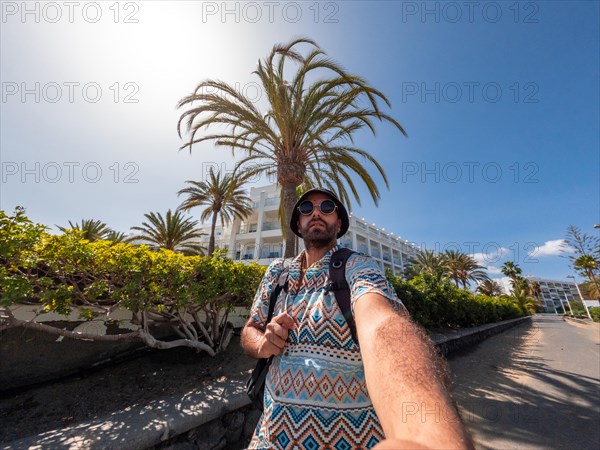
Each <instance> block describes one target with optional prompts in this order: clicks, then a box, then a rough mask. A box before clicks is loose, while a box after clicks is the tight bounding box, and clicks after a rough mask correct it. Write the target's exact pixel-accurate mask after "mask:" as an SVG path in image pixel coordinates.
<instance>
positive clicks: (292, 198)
mask: <svg viewBox="0 0 600 450" xmlns="http://www.w3.org/2000/svg"><path fill="white" fill-rule="evenodd" d="M281 191H282V194H283V213H284V219H285V220H284V222H285V223H286V227H285V229H284V230H282V231H283V233H284V236H285V253H284V255H283V256H284V258H292V257H293V256H296V251H297V250H296V235H295V234H294V233H293V232H292V230H291V229H290V227H289V223H290V218H291V217H292V210H293V209H294V205H295V204H296V200H297V198H296V186H294V185H293V184H285V185H283V186H282V187H281Z"/></svg>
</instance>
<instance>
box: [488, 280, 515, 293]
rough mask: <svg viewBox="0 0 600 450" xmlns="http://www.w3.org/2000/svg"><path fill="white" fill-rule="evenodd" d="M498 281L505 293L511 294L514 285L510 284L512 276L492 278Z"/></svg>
mask: <svg viewBox="0 0 600 450" xmlns="http://www.w3.org/2000/svg"><path fill="white" fill-rule="evenodd" d="M492 279H493V280H494V281H495V282H496V283H498V284H499V285H500V287H501V288H502V290H503V291H504V293H505V294H510V291H511V289H512V286H511V284H510V278H508V277H502V278H492Z"/></svg>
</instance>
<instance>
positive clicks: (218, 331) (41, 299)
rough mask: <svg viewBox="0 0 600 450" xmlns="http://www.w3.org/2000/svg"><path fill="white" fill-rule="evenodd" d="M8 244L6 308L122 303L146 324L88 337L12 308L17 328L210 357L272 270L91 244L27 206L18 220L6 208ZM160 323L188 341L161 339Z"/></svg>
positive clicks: (4, 252) (1, 284) (104, 308)
mask: <svg viewBox="0 0 600 450" xmlns="http://www.w3.org/2000/svg"><path fill="white" fill-rule="evenodd" d="M0 242H2V244H1V246H0V297H1V298H2V300H1V301H2V305H3V306H10V305H12V304H15V303H23V302H27V303H34V304H38V305H40V309H39V312H40V313H43V312H48V311H55V312H57V313H59V314H61V315H69V314H70V312H71V308H72V307H79V309H80V316H81V317H82V318H84V319H85V320H92V319H95V318H101V317H105V318H107V319H108V318H109V317H110V312H111V311H112V310H114V309H115V308H125V309H127V310H129V311H131V312H132V316H133V319H132V322H133V323H135V324H137V325H139V326H140V328H139V330H138V331H137V332H134V333H129V334H128V335H119V336H118V337H115V336H84V335H77V334H75V333H72V332H67V331H64V330H57V329H52V327H50V326H48V325H42V324H34V325H32V324H29V323H27V322H24V321H19V320H17V319H15V318H14V317H12V314H10V310H8V311H7V314H8V319H7V320H8V321H9V326H10V325H12V326H19V325H20V326H26V327H27V326H29V327H36V328H37V329H39V330H42V331H48V332H53V333H56V334H62V335H66V336H69V337H76V338H77V337H79V338H87V339H89V338H92V339H95V340H103V339H105V340H117V339H119V340H127V339H141V340H142V341H143V342H144V343H146V344H147V345H149V346H152V347H156V348H170V347H174V346H178V345H185V346H189V347H193V348H196V349H197V350H204V351H207V352H208V353H210V354H215V353H217V352H219V351H220V350H222V349H223V348H224V347H225V346H226V345H227V342H228V340H229V339H230V337H231V334H232V329H231V327H228V326H227V317H228V314H229V313H230V312H231V310H232V309H233V307H234V305H249V304H250V302H251V300H252V298H253V295H254V293H255V291H256V289H257V287H258V284H259V282H260V279H261V277H262V275H263V274H264V268H262V267H260V266H258V265H257V264H250V265H245V264H242V263H235V262H233V261H231V260H229V259H227V258H221V257H217V258H211V257H206V256H184V255H183V254H180V253H176V252H173V251H170V250H159V251H153V250H151V249H150V248H148V247H147V246H145V245H141V246H135V245H132V244H126V243H114V242H112V241H106V240H99V241H94V242H90V241H88V240H86V239H83V235H82V233H81V232H80V231H77V230H67V231H66V232H65V233H63V234H60V235H56V236H53V235H50V234H48V233H47V232H46V230H45V227H43V226H40V225H35V224H33V223H32V222H31V221H29V219H27V218H26V217H25V215H24V212H23V211H22V210H17V211H16V213H15V215H14V216H11V217H9V216H7V215H6V214H4V212H2V211H0ZM201 313H203V315H204V318H202V317H201V316H202V314H201ZM157 322H162V323H166V324H168V325H170V326H171V327H172V329H173V331H174V332H175V333H176V334H177V335H178V336H179V337H180V338H181V339H178V340H175V341H171V342H162V341H158V340H156V339H155V338H154V337H153V336H152V335H151V329H150V324H151V323H157ZM69 333H70V334H69Z"/></svg>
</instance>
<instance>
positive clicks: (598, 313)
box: [589, 307, 600, 322]
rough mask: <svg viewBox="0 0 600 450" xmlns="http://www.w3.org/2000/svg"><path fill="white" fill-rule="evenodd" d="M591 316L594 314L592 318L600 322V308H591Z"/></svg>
mask: <svg viewBox="0 0 600 450" xmlns="http://www.w3.org/2000/svg"><path fill="white" fill-rule="evenodd" d="M589 311H590V316H592V320H593V321H594V322H600V308H598V307H596V308H590V309H589Z"/></svg>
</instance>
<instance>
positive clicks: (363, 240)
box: [201, 184, 419, 275]
mask: <svg viewBox="0 0 600 450" xmlns="http://www.w3.org/2000/svg"><path fill="white" fill-rule="evenodd" d="M279 195H280V190H279V188H278V187H277V185H276V184H271V185H269V186H264V187H258V188H251V189H250V193H249V196H250V198H251V199H252V202H253V212H252V214H251V215H250V216H248V217H247V218H246V219H245V220H244V221H241V220H240V219H237V218H236V219H235V220H234V221H233V223H232V224H230V225H227V226H225V227H222V226H220V225H219V224H218V225H217V228H216V230H215V245H216V246H217V247H221V248H225V247H226V248H228V249H229V254H228V256H229V257H230V258H232V259H234V260H241V261H257V262H258V263H259V264H261V265H268V264H270V263H271V262H272V261H273V259H275V258H281V257H282V256H283V234H282V232H281V226H280V220H279ZM201 229H202V231H203V232H205V233H206V234H207V235H206V236H204V237H203V239H202V240H201V243H202V244H203V245H204V246H208V238H209V235H210V225H207V224H204V225H203V226H202V227H201ZM339 242H340V244H341V245H343V246H345V247H350V248H352V249H353V250H356V251H358V252H361V253H364V254H367V255H370V256H372V257H374V258H375V259H376V260H377V261H378V262H379V264H380V266H381V268H382V269H386V268H387V269H390V270H391V271H392V272H393V273H394V274H395V275H401V274H402V273H403V269H404V267H405V265H406V264H407V262H408V260H409V258H410V257H411V256H412V255H414V254H415V253H416V252H417V251H418V250H419V248H418V247H417V245H416V244H414V243H411V242H408V241H406V240H405V239H402V238H400V237H399V236H395V235H394V234H393V233H388V232H387V231H385V230H384V229H382V228H379V227H377V226H375V225H374V224H369V223H367V222H366V221H365V220H363V219H359V218H358V217H355V216H354V215H352V213H350V227H349V228H348V232H347V233H346V234H345V235H344V236H342V237H341V238H340V240H339ZM299 248H300V249H301V248H303V243H302V240H301V239H299Z"/></svg>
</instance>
